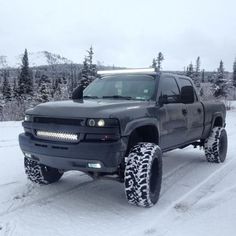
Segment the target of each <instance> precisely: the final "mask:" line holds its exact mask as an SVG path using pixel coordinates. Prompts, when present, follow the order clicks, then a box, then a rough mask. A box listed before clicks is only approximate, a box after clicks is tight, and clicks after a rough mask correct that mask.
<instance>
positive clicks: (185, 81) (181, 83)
mask: <svg viewBox="0 0 236 236" xmlns="http://www.w3.org/2000/svg"><path fill="white" fill-rule="evenodd" d="M179 86H180V90H181V88H183V87H184V86H193V85H192V83H191V81H190V80H188V79H184V78H179ZM194 100H195V101H197V95H196V91H195V90H194Z"/></svg>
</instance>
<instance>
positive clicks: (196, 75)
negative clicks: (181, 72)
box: [193, 57, 201, 87]
mask: <svg viewBox="0 0 236 236" xmlns="http://www.w3.org/2000/svg"><path fill="white" fill-rule="evenodd" d="M200 66H201V62H200V57H197V60H196V66H195V73H194V76H193V82H194V84H195V85H196V86H197V87H200Z"/></svg>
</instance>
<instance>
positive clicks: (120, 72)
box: [97, 68, 155, 75]
mask: <svg viewBox="0 0 236 236" xmlns="http://www.w3.org/2000/svg"><path fill="white" fill-rule="evenodd" d="M148 72H155V69H154V68H144V69H123V70H103V71H102V70H100V71H98V72H97V73H98V74H99V75H107V74H127V73H148Z"/></svg>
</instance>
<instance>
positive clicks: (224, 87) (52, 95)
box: [0, 46, 236, 120]
mask: <svg viewBox="0 0 236 236" xmlns="http://www.w3.org/2000/svg"><path fill="white" fill-rule="evenodd" d="M93 56H94V51H93V48H92V46H91V47H90V48H89V49H88V50H87V51H86V55H85V57H84V60H83V63H82V65H80V66H77V65H73V64H71V65H70V66H69V70H68V68H67V70H65V69H63V68H62V69H61V70H60V71H59V70H58V69H57V65H54V64H53V63H52V64H51V65H49V67H48V68H46V69H45V70H44V71H42V70H39V69H36V70H33V69H32V68H30V67H29V58H28V52H27V49H25V51H24V54H23V57H22V61H21V66H20V68H19V70H18V71H17V77H16V78H14V80H13V82H12V81H9V80H10V79H9V78H10V75H9V70H7V69H2V70H1V71H0V77H2V83H0V120H19V119H22V118H23V115H24V111H25V110H26V109H28V108H30V107H33V106H35V105H37V104H38V103H42V102H47V101H58V100H65V99H68V98H69V97H70V96H71V94H72V91H73V90H74V89H75V88H76V87H77V86H78V85H82V86H83V88H86V87H87V86H88V84H90V83H91V82H92V81H93V80H94V78H96V76H97V70H98V68H101V65H96V64H95V63H94V62H93ZM164 60H165V57H164V55H163V53H162V52H159V53H158V54H157V57H156V58H153V60H152V65H151V67H153V68H155V70H156V71H157V72H159V71H162V70H163V68H162V64H163V61H164ZM114 68H115V67H114V66H113V67H112V68H110V69H114ZM178 73H180V74H182V75H186V76H188V77H190V78H191V79H192V80H193V82H194V83H195V85H196V87H197V89H198V92H199V94H200V95H201V96H202V97H204V96H206V93H209V91H210V93H211V94H212V96H213V97H215V98H220V97H227V96H228V93H229V90H230V89H232V87H234V88H236V59H235V61H234V63H233V74H232V79H231V80H228V79H227V78H226V72H225V69H224V63H223V61H222V60H221V61H220V63H219V67H218V68H217V70H216V71H215V72H212V73H211V76H210V79H209V78H206V74H207V73H208V72H206V71H205V70H204V69H201V59H200V57H199V56H198V57H197V58H196V61H195V63H194V64H193V63H192V62H191V63H190V64H189V65H187V66H186V67H185V69H184V71H182V72H181V71H180V72H178ZM11 79H12V78H11ZM206 81H209V82H210V88H209V91H208V92H206V89H205V86H206V85H205V84H204V82H206Z"/></svg>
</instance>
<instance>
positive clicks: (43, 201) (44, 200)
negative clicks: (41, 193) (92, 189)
mask: <svg viewBox="0 0 236 236" xmlns="http://www.w3.org/2000/svg"><path fill="white" fill-rule="evenodd" d="M93 182H95V181H94V180H90V181H86V182H83V183H80V184H78V185H76V186H74V187H72V188H69V189H67V190H64V191H60V192H56V193H53V194H50V195H48V196H45V197H42V198H38V199H36V200H32V201H28V202H26V203H23V204H22V205H20V206H15V207H14V205H15V204H14V203H13V204H11V205H10V206H9V207H8V209H7V210H5V211H2V212H0V217H3V216H6V215H8V214H11V213H14V212H16V211H19V210H21V209H24V208H26V207H29V206H32V205H35V204H37V203H39V204H40V203H41V205H46V204H47V200H49V199H51V198H53V199H55V198H58V197H61V196H63V195H64V194H66V193H70V192H73V191H74V190H76V189H78V188H81V187H84V186H87V185H89V184H91V183H93Z"/></svg>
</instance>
